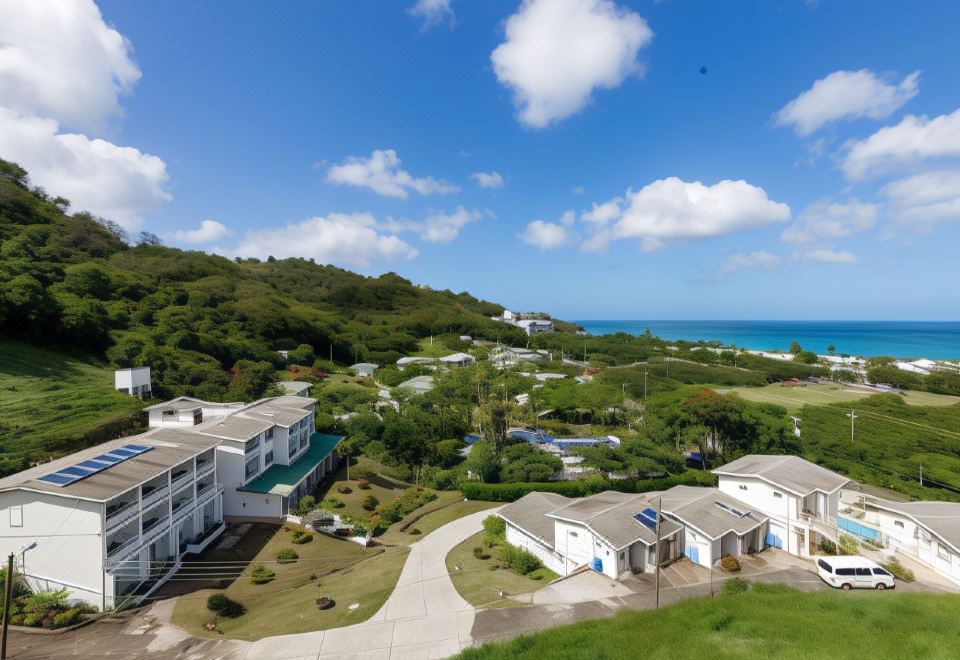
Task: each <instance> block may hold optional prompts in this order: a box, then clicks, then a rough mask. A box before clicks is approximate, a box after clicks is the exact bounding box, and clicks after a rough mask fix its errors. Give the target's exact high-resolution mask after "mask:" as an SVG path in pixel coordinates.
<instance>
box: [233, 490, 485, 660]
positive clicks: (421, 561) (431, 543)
mask: <svg viewBox="0 0 960 660" xmlns="http://www.w3.org/2000/svg"><path fill="white" fill-rule="evenodd" d="M495 511H496V509H490V510H486V511H478V512H477V513H472V514H470V515H468V516H464V517H463V518H460V519H458V520H454V521H453V522H450V523H447V524H446V525H444V526H443V527H441V528H440V529H438V530H436V531H434V532H433V533H431V534H429V535H427V537H426V538H424V539H423V540H421V541H418V542H416V543H414V544H413V545H411V546H410V555H409V556H408V557H407V561H406V563H405V564H404V565H403V571H402V572H401V573H400V579H399V580H398V582H397V586H396V588H395V589H394V590H393V593H392V594H390V597H389V598H388V599H387V602H386V603H384V604H383V607H381V608H380V610H379V611H377V613H376V614H374V615H373V616H372V617H370V619H369V620H367V621H365V622H364V623H358V624H356V625H352V626H346V627H344V628H332V629H330V630H318V631H316V632H310V633H303V634H300V635H282V636H278V637H265V638H264V639H261V640H259V641H257V642H254V643H252V644H251V645H250V647H249V649H248V650H247V652H246V654H245V657H246V658H248V659H249V660H254V659H256V660H261V659H268V658H269V659H271V660H280V659H284V660H289V659H292V658H297V659H299V658H390V659H394V658H410V659H414V658H443V657H446V656H449V655H453V654H454V653H457V652H458V651H460V650H461V649H463V648H465V647H467V646H470V644H471V642H472V641H473V639H472V637H471V635H470V631H471V629H472V628H473V623H474V618H475V610H474V607H473V606H472V605H470V603H468V602H467V601H465V600H464V599H463V598H462V597H461V596H460V594H459V593H457V590H456V588H455V587H454V586H453V582H451V581H450V576H449V575H448V573H447V565H446V556H447V553H448V552H450V550H452V549H453V548H454V546H456V545H457V544H459V543H461V542H462V541H465V540H466V539H468V538H469V537H471V536H473V535H474V534H476V533H477V532H479V531H481V530H482V529H483V519H484V518H486V517H487V516H489V515H490V514H491V513H494V512H495Z"/></svg>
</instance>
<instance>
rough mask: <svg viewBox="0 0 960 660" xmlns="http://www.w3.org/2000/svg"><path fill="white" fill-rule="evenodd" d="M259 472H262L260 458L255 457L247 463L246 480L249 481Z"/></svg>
mask: <svg viewBox="0 0 960 660" xmlns="http://www.w3.org/2000/svg"><path fill="white" fill-rule="evenodd" d="M259 470H260V457H259V456H254V457H253V458H251V459H250V460H248V461H247V464H246V470H245V472H246V478H247V479H249V478H250V477H252V476H253V475H255V474H256V473H257V472H258V471H259Z"/></svg>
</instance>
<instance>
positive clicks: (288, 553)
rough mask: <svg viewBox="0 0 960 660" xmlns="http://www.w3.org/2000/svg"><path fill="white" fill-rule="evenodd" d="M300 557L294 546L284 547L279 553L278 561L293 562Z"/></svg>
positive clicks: (282, 562)
mask: <svg viewBox="0 0 960 660" xmlns="http://www.w3.org/2000/svg"><path fill="white" fill-rule="evenodd" d="M298 559H300V555H298V554H297V551H296V550H293V549H292V548H284V549H283V550H281V551H280V552H278V553H277V561H278V562H280V563H281V564H292V563H293V562H295V561H297V560H298Z"/></svg>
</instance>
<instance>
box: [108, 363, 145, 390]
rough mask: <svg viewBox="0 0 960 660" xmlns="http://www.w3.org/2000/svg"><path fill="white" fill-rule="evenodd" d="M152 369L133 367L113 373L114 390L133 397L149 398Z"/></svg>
mask: <svg viewBox="0 0 960 660" xmlns="http://www.w3.org/2000/svg"><path fill="white" fill-rule="evenodd" d="M150 385H151V384H150V367H131V368H129V369H117V370H116V371H114V372H113V388H114V389H115V390H117V391H118V392H123V393H124V394H129V395H131V396H139V397H142V396H144V395H147V396H149V395H150V391H151V386H150Z"/></svg>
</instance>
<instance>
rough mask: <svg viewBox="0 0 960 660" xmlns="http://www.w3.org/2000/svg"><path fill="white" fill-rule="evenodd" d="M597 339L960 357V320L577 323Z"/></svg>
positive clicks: (596, 321)
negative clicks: (651, 338)
mask: <svg viewBox="0 0 960 660" xmlns="http://www.w3.org/2000/svg"><path fill="white" fill-rule="evenodd" d="M573 323H578V324H580V325H581V326H583V328H584V329H585V330H586V331H587V332H589V333H591V334H594V335H608V334H614V333H617V332H625V333H627V334H631V335H639V334H642V333H643V332H644V330H646V329H647V328H649V329H650V332H652V333H653V334H655V335H656V336H658V337H661V338H663V339H667V340H671V341H676V340H686V341H699V340H703V341H719V342H721V343H722V344H724V345H731V344H733V345H736V346H737V347H739V348H746V349H751V350H760V351H771V350H783V351H785V350H787V349H789V348H790V343H791V342H793V341H796V342H799V343H800V345H801V346H802V347H803V348H804V349H805V350H809V351H814V352H816V353H818V354H826V353H827V346H829V345H831V344H832V345H833V346H834V348H835V349H836V353H837V354H838V355H839V354H848V355H861V356H866V357H871V356H877V355H891V356H894V357H897V358H911V359H915V358H930V359H932V360H937V359H939V360H958V359H960V321H671V320H602V319H601V320H597V319H595V320H581V321H573Z"/></svg>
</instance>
